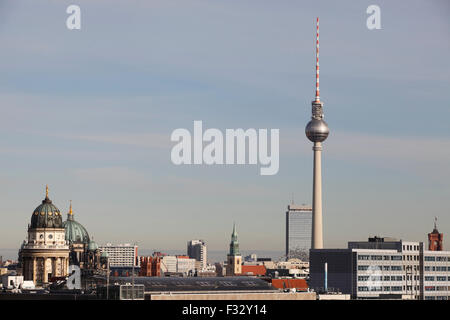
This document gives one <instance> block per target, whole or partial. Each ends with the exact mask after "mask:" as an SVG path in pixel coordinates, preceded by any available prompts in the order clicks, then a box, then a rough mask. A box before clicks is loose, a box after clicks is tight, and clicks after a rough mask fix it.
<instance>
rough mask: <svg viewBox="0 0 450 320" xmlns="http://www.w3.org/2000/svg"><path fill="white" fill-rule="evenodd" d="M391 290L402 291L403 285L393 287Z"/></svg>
mask: <svg viewBox="0 0 450 320" xmlns="http://www.w3.org/2000/svg"><path fill="white" fill-rule="evenodd" d="M391 291H402V287H401V286H394V287H391Z"/></svg>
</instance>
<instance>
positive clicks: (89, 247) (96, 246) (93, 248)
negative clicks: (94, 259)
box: [88, 240, 98, 251]
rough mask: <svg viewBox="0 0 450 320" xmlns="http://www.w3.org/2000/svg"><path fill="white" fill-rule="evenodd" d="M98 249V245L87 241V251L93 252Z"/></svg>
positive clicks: (92, 241)
mask: <svg viewBox="0 0 450 320" xmlns="http://www.w3.org/2000/svg"><path fill="white" fill-rule="evenodd" d="M97 249H98V245H97V243H96V242H95V241H94V240H91V241H89V246H88V250H89V251H95V250H97Z"/></svg>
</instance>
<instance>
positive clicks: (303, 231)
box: [286, 204, 312, 261]
mask: <svg viewBox="0 0 450 320" xmlns="http://www.w3.org/2000/svg"><path fill="white" fill-rule="evenodd" d="M311 230H312V208H311V207H307V206H298V205H293V204H291V205H288V210H287V211H286V259H289V258H299V259H301V260H303V261H308V256H309V249H311Z"/></svg>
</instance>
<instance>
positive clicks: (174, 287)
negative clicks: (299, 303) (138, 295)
mask: <svg viewBox="0 0 450 320" xmlns="http://www.w3.org/2000/svg"><path fill="white" fill-rule="evenodd" d="M132 281H133V280H132V278H131V277H111V278H110V281H109V283H110V284H115V283H119V284H126V283H130V284H131V283H132ZM134 283H135V284H143V285H144V287H145V289H144V290H145V291H146V292H148V291H156V292H161V291H274V290H276V289H275V288H274V287H272V285H271V284H270V283H269V282H267V281H264V280H261V279H258V278H254V277H205V278H203V277H186V278H182V277H135V278H134Z"/></svg>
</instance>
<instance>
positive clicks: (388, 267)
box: [383, 266, 391, 271]
mask: <svg viewBox="0 0 450 320" xmlns="http://www.w3.org/2000/svg"><path fill="white" fill-rule="evenodd" d="M390 269H391V268H390V266H383V270H384V271H389V270H390Z"/></svg>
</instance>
